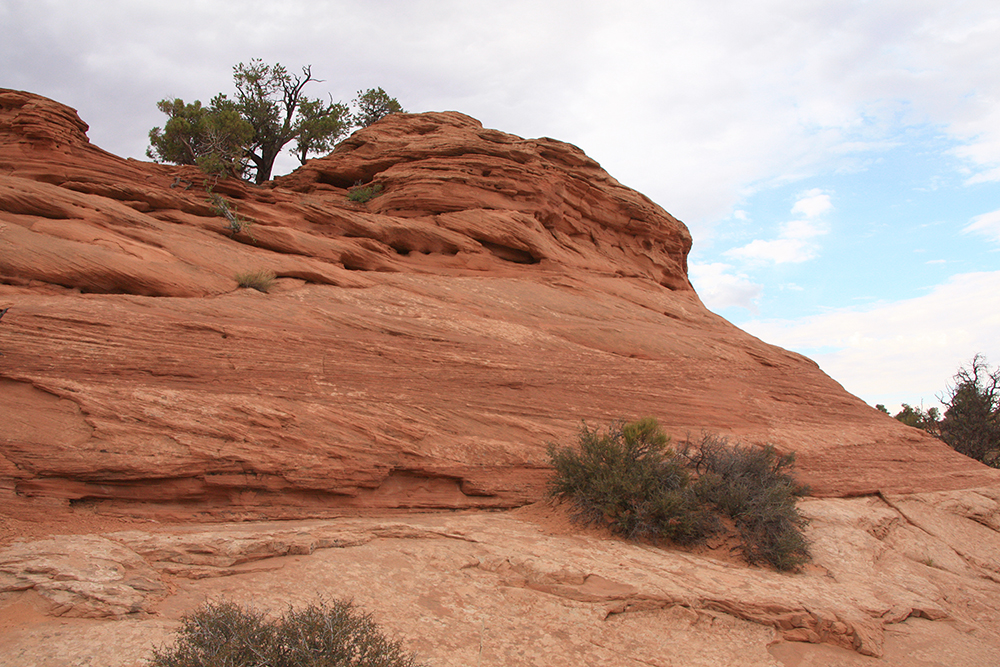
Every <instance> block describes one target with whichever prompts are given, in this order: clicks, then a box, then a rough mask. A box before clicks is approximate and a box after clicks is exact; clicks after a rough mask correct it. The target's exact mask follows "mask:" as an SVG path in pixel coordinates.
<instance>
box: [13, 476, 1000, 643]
mask: <svg viewBox="0 0 1000 667" xmlns="http://www.w3.org/2000/svg"><path fill="white" fill-rule="evenodd" d="M801 509H802V511H803V513H804V514H805V515H806V516H808V517H809V518H810V519H811V524H810V526H809V528H808V531H807V533H808V537H809V539H810V541H811V543H812V548H813V553H814V556H815V564H814V565H813V566H812V567H811V569H810V570H809V571H808V572H806V573H804V574H796V575H788V574H778V573H774V572H771V571H768V570H763V569H758V568H749V567H746V566H741V565H734V564H730V563H727V562H722V561H719V560H715V559H713V558H711V557H708V556H697V555H693V554H688V553H683V552H678V551H673V550H669V549H660V548H655V547H651V546H645V545H638V544H632V543H628V542H623V541H621V540H617V539H610V538H601V537H597V536H589V537H585V536H580V535H572V534H565V533H555V534H553V533H551V532H545V531H542V530H539V527H538V526H536V525H534V524H532V523H530V522H529V521H525V520H524V519H521V518H518V516H517V515H504V514H497V513H485V514H432V515H409V516H399V517H394V518H391V519H386V518H381V519H375V518H373V519H357V518H355V519H341V520H335V521H312V522H288V523H281V524H268V523H263V524H248V523H243V524H219V525H215V526H213V527H212V528H211V529H210V530H209V529H204V528H193V527H192V528H179V527H176V528H169V527H167V528H164V529H160V530H159V531H157V532H148V531H140V530H132V531H125V532H115V533H108V534H105V535H102V536H99V537H98V536H64V537H58V538H53V539H49V540H43V541H38V542H32V543H24V544H17V545H14V546H11V547H9V548H7V549H4V550H2V551H0V597H3V596H5V595H6V596H7V597H9V595H10V593H12V592H18V591H25V590H29V589H33V590H34V591H36V592H37V593H38V594H40V595H42V596H44V597H45V598H47V599H48V600H50V601H51V605H52V607H51V611H50V613H53V614H56V615H66V616H84V617H116V618H122V617H125V616H128V615H134V614H137V613H139V614H143V613H146V614H149V613H153V612H155V610H156V609H157V608H158V605H160V603H161V602H162V601H163V600H164V599H165V598H167V597H169V595H171V593H170V591H171V590H174V589H175V588H176V587H177V585H178V584H179V582H180V581H183V580H194V581H200V580H205V579H214V578H218V577H230V576H233V577H237V578H241V577H242V578H243V580H244V582H245V583H244V586H250V587H251V588H253V591H254V592H253V595H252V597H253V599H254V600H255V601H257V604H263V605H265V607H266V606H267V605H277V606H281V605H282V604H284V601H283V600H281V599H280V597H279V598H275V599H272V593H271V588H270V587H271V586H276V587H277V588H276V589H275V590H280V589H281V584H278V583H268V582H269V581H271V580H273V581H274V582H278V581H280V580H282V577H286V578H287V577H293V578H294V577H295V576H296V575H295V574H294V572H295V571H297V570H295V568H297V567H301V565H300V564H301V563H308V562H311V561H310V557H312V556H314V555H315V556H319V554H320V553H322V552H323V551H324V550H330V549H332V550H345V553H344V556H343V557H341V556H337V558H338V559H346V561H345V562H353V561H352V557H351V556H350V552H351V551H352V550H357V553H358V556H357V558H358V559H361V560H362V561H363V560H364V559H365V558H367V556H365V555H364V554H366V553H368V552H367V551H362V550H361V547H363V546H365V545H368V544H372V543H373V542H376V541H377V543H378V553H379V554H380V558H386V559H389V560H392V559H393V558H394V556H393V554H397V553H408V554H409V556H407V557H408V558H410V559H413V563H414V564H416V563H423V565H421V566H420V568H421V569H420V571H421V573H422V574H421V575H419V576H421V577H423V579H424V580H423V581H421V582H409V583H406V584H403V582H402V581H400V580H397V578H393V580H391V581H379V580H378V577H379V576H380V575H379V574H378V573H377V569H376V570H373V571H372V573H371V576H372V577H373V579H372V580H371V581H363V580H362V581H357V580H353V579H352V582H351V586H352V587H353V586H358V587H362V588H370V589H371V592H370V599H371V600H374V605H375V607H376V608H375V611H377V612H378V614H379V615H380V616H382V617H388V618H390V619H391V620H392V623H393V625H394V626H395V627H397V628H400V629H401V631H402V632H403V634H404V635H405V636H408V637H411V638H413V637H418V636H424V637H425V639H426V640H427V642H428V643H429V644H430V645H434V643H435V639H434V636H433V633H434V632H435V630H434V628H436V627H439V626H440V625H441V624H442V623H445V622H446V620H447V618H448V617H450V616H451V614H452V612H450V611H447V609H446V608H447V607H448V606H449V605H451V604H453V602H448V600H451V599H452V596H453V594H452V593H451V592H452V591H456V590H468V584H467V583H463V582H466V581H467V580H468V579H469V577H472V578H473V579H482V578H483V577H486V578H487V580H484V581H483V582H482V583H481V584H480V586H482V587H484V588H486V589H489V590H497V589H500V590H503V589H510V590H520V591H523V592H524V595H527V596H529V597H531V596H535V595H539V594H542V595H546V596H554V597H555V598H558V599H562V600H566V601H571V602H572V603H573V604H576V605H577V606H582V607H583V608H588V609H590V610H591V616H592V618H593V619H594V620H593V623H595V624H598V625H599V624H600V623H601V622H602V620H603V621H606V620H607V619H609V618H611V617H613V616H615V615H619V614H630V613H641V612H644V611H649V610H654V609H668V608H673V607H682V608H686V609H689V610H692V611H695V612H698V613H708V614H711V613H720V612H721V613H723V614H726V615H730V616H733V617H736V618H740V619H743V620H747V621H751V622H753V623H757V624H761V625H764V626H767V627H770V628H773V629H774V632H775V635H776V636H777V637H780V638H783V639H784V640H786V641H798V642H810V643H826V644H832V645H834V646H841V647H844V648H848V649H851V650H854V651H857V652H859V653H861V654H863V655H868V656H874V657H878V656H881V655H882V652H883V641H884V633H885V631H886V629H887V628H888V627H890V626H893V625H894V624H898V623H901V622H903V621H905V620H906V619H908V618H911V617H920V618H924V619H928V620H932V621H947V622H948V623H949V624H951V625H952V626H954V627H958V628H961V631H962V632H964V633H967V634H968V635H969V636H970V641H971V637H973V636H974V637H975V638H976V639H975V641H977V642H979V643H980V644H982V645H983V646H985V647H993V648H992V649H990V650H997V649H1000V631H998V628H1000V605H998V601H1000V488H998V487H993V488H986V489H977V490H968V491H958V492H943V493H933V494H917V495H907V496H894V497H887V498H885V499H878V498H874V497H869V498H856V499H826V500H822V499H814V500H806V501H803V502H802V503H801ZM421 545H424V546H421ZM287 556H299V557H301V558H299V559H296V560H292V561H289V560H287V559H286V558H284V557H287ZM323 558H326V557H325V556H324V557H323ZM303 559H304V560H303ZM334 562H340V560H338V561H330V563H331V566H332V564H333V563H334ZM269 563H270V564H269ZM283 569H287V571H288V574H286V575H282V574H281V573H282V571H283ZM346 571H347V570H345V572H346ZM349 571H350V572H351V573H352V575H351V576H352V577H357V576H362V577H364V576H365V575H364V574H358V573H359V572H364V568H362V569H361V570H358V569H356V568H354V567H353V566H352V567H350V569H349ZM400 576H404V575H403V574H400ZM405 576H409V575H405ZM246 577H254V579H252V580H251V579H247V578H246ZM251 581H256V582H258V583H256V584H254V583H251ZM330 585H332V586H333V588H332V589H328V588H309V587H307V588H308V589H309V590H304V591H303V593H304V594H305V595H306V597H308V596H309V595H310V593H309V591H310V590H311V591H312V593H311V594H312V595H321V596H330V595H333V596H341V595H343V594H344V593H343V591H342V590H338V585H337V584H336V583H333V584H330ZM192 586H195V584H192ZM411 586H416V588H417V589H418V590H419V591H422V592H421V593H420V594H421V595H424V596H426V595H430V594H431V593H430V591H436V593H434V594H435V595H436V596H438V597H439V598H440V602H437V603H435V604H433V605H428V606H427V609H437V610H438V611H437V612H436V613H438V614H441V615H440V616H436V615H435V612H432V613H431V616H430V617H429V618H428V617H426V614H427V609H425V610H424V612H423V617H422V618H421V619H416V618H414V617H413V616H412V614H407V613H406V612H400V607H401V608H403V609H406V608H407V604H405V603H400V604H399V606H396V603H397V602H400V601H399V600H395V601H394V602H393V603H392V604H389V603H388V600H393V599H394V597H395V595H396V594H395V593H393V592H392V591H393V590H395V589H396V587H400V588H403V589H408V588H409V587H411ZM382 589H385V590H382ZM403 595H405V594H403ZM508 598H509V599H510V600H511V604H514V605H515V606H516V604H520V603H514V602H513V601H514V600H515V599H516V596H508ZM462 604H463V605H471V606H474V607H475V606H477V602H476V600H475V599H465V600H464V602H463V603H462ZM442 605H444V606H443V607H442ZM508 611H509V613H510V614H511V615H512V616H513V617H516V616H517V615H518V614H519V613H522V612H518V611H517V610H516V609H514V608H513V607H512V608H511V609H509V610H508ZM400 613H402V614H403V616H397V615H398V614H400ZM501 613H505V612H502V611H501ZM140 617H141V616H140ZM435 619H436V620H435ZM546 632H547V633H548V634H549V635H554V636H559V634H560V633H559V628H546ZM427 633H430V635H428V634H427ZM552 655H553V656H558V655H561V653H560V649H559V648H558V646H556V647H553V648H552ZM654 657H655V655H654V656H649V659H653V658H654Z"/></svg>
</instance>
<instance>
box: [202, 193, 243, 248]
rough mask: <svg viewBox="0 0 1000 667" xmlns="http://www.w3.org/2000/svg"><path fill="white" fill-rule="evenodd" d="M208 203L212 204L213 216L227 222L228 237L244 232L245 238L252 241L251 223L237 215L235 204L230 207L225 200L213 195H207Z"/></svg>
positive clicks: (215, 194)
mask: <svg viewBox="0 0 1000 667" xmlns="http://www.w3.org/2000/svg"><path fill="white" fill-rule="evenodd" d="M208 201H209V203H211V204H212V209H213V210H214V211H215V214H216V215H218V216H219V217H222V218H225V219H226V221H227V223H228V224H227V225H226V229H227V230H228V231H229V234H230V236H236V235H237V234H240V233H242V232H246V233H247V236H249V237H250V238H251V239H253V234H251V233H250V225H252V224H253V222H252V221H250V220H248V219H246V218H245V217H243V216H241V215H240V214H239V211H237V209H236V204H232V205H230V203H229V202H228V201H226V198H225V197H223V196H221V195H219V194H217V193H215V192H211V190H210V191H209V193H208Z"/></svg>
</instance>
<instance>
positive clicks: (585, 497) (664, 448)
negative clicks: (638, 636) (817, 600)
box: [549, 419, 809, 570]
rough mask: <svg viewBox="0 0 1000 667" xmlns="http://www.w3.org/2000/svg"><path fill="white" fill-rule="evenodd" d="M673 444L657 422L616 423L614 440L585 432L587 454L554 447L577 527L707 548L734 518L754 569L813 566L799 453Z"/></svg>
mask: <svg viewBox="0 0 1000 667" xmlns="http://www.w3.org/2000/svg"><path fill="white" fill-rule="evenodd" d="M668 444H669V439H668V438H667V436H666V435H665V434H664V433H663V431H662V430H661V429H660V427H659V425H658V424H657V422H656V420H654V419H642V420H639V421H635V422H630V423H624V422H616V423H614V424H612V425H611V427H610V428H609V429H608V430H607V431H606V432H604V433H602V432H600V431H598V430H590V429H589V428H588V427H587V426H586V425H584V426H583V428H582V430H581V433H580V446H579V448H578V449H575V448H570V447H562V448H559V447H556V446H555V445H550V446H549V457H550V459H551V461H552V465H553V467H554V468H555V471H556V474H555V476H554V477H553V478H552V480H551V483H550V492H551V494H552V495H553V496H556V497H560V498H563V499H566V500H568V501H569V502H570V503H571V506H572V516H573V518H574V519H575V520H577V521H581V522H584V523H590V524H601V525H605V526H607V527H609V528H610V529H611V530H612V531H613V532H614V533H616V534H618V535H621V536H623V537H626V538H629V539H649V540H654V541H656V540H661V539H669V540H672V541H674V542H677V543H680V544H689V543H693V542H699V541H702V540H704V539H705V538H707V537H708V536H710V535H712V534H714V533H717V532H718V531H720V530H721V527H722V523H721V521H720V519H719V516H720V515H724V516H728V517H730V518H731V519H732V521H733V522H734V523H735V525H736V526H737V529H738V530H739V533H740V537H741V540H742V546H741V547H740V549H741V551H742V553H743V556H744V558H745V559H746V560H747V561H748V562H749V563H752V564H753V563H762V562H763V563H768V564H770V565H771V566H773V567H775V568H776V569H779V570H796V569H798V568H799V567H801V566H802V565H803V564H804V563H805V562H806V561H808V559H809V551H808V544H807V543H806V540H805V536H804V535H803V533H802V529H803V528H804V526H805V524H806V520H805V519H804V518H803V517H802V516H801V515H799V513H798V510H797V508H796V506H795V499H796V497H797V496H798V495H802V494H804V493H805V491H806V490H805V489H804V488H803V487H800V486H799V485H797V484H796V483H795V480H794V479H793V478H792V477H791V475H790V474H789V473H790V470H791V468H792V466H793V464H794V460H795V458H794V455H790V454H789V455H779V454H777V452H776V451H775V450H774V448H773V447H771V446H767V447H764V448H754V447H744V446H742V445H733V446H731V445H729V443H728V442H726V440H725V439H722V438H718V437H715V436H708V435H706V436H704V437H703V438H702V441H701V442H700V443H699V444H697V445H694V444H692V443H691V442H690V441H689V442H686V443H684V445H683V446H682V447H681V448H680V449H679V450H678V451H676V452H675V451H674V450H672V449H670V448H669V447H668Z"/></svg>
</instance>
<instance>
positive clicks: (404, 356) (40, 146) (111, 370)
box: [0, 90, 1000, 517]
mask: <svg viewBox="0 0 1000 667" xmlns="http://www.w3.org/2000/svg"><path fill="white" fill-rule="evenodd" d="M86 129H87V126H86V125H85V124H84V123H83V122H82V121H81V120H80V119H79V118H78V117H77V115H76V113H75V112H74V111H73V110H72V109H69V108H67V107H65V106H63V105H60V104H58V103H55V102H52V101H50V100H47V99H44V98H41V97H39V96H36V95H32V94H29V93H23V92H17V91H10V90H2V91H0V283H2V284H0V307H3V306H9V307H10V311H9V312H8V313H7V314H6V315H5V317H4V319H3V321H2V322H0V353H2V354H3V356H2V357H0V414H2V419H0V421H2V429H0V487H2V488H3V489H5V490H6V492H7V493H11V492H13V493H14V494H16V495H17V497H19V498H29V499H30V500H29V501H27V502H26V504H24V503H22V504H19V505H17V507H29V506H31V505H32V503H35V504H38V503H42V505H40V506H47V505H44V503H45V502H47V501H51V499H57V500H59V501H61V502H65V501H69V502H73V503H77V504H84V505H87V506H93V507H95V508H98V509H106V510H116V511H128V512H140V511H155V512H157V513H159V514H161V515H162V514H165V513H170V512H177V513H178V514H179V515H184V516H190V515H192V514H194V515H204V516H213V517H227V516H231V517H250V516H315V515H320V514H324V513H327V512H337V511H343V510H345V509H350V508H386V507H392V508H397V507H408V508H421V507H424V508H426V507H434V508H444V507H452V508H462V507H511V506H516V505H519V504H523V503H525V502H528V501H532V500H535V499H538V498H539V497H541V496H542V494H543V493H544V480H545V479H546V477H547V474H548V472H547V468H546V460H547V458H546V455H545V446H546V443H548V442H550V441H558V442H571V441H572V440H573V439H574V437H575V433H576V431H577V428H578V425H579V423H580V420H583V419H585V420H588V422H589V423H591V424H592V425H596V424H603V423H605V422H607V421H609V420H611V419H615V418H635V417H639V416H655V417H657V418H658V419H659V420H660V421H661V423H662V424H663V425H664V426H665V427H666V429H667V430H668V431H669V432H671V433H673V434H674V435H675V436H676V437H684V436H685V435H686V434H689V433H691V434H694V435H696V436H697V435H698V434H700V433H701V432H702V431H703V430H709V431H718V432H722V433H725V434H729V435H732V436H735V437H738V438H740V439H743V440H746V441H750V442H771V443H774V444H776V445H777V446H778V447H779V448H780V449H782V450H784V451H789V450H793V451H795V452H797V454H798V460H799V472H800V477H801V478H802V479H803V481H805V482H807V483H809V484H811V485H812V488H813V490H814V492H815V493H816V494H818V495H823V496H853V495H863V494H872V493H875V492H879V491H881V492H883V493H901V492H907V491H933V490H944V489H958V488H971V487H975V486H984V485H991V484H996V483H997V481H998V474H1000V473H998V472H997V471H993V470H990V469H988V468H986V467H985V466H982V465H980V464H978V463H976V462H974V461H972V460H970V459H967V458H965V457H963V456H961V455H959V454H956V453H955V452H953V451H952V450H950V449H949V448H948V447H946V446H945V445H943V444H941V443H939V442H938V441H936V440H934V439H932V438H929V437H927V436H925V435H923V434H922V433H920V432H919V431H916V430H913V429H910V428H908V427H905V426H902V425H901V424H899V423H898V422H896V421H895V420H892V419H890V418H887V417H886V416H884V415H882V414H880V413H878V412H877V411H875V410H873V409H871V408H869V407H868V406H866V405H865V404H864V403H863V402H862V401H860V400H858V399H857V398H855V397H853V396H851V395H849V394H847V393H846V392H845V391H844V390H843V388H842V387H840V385H838V384H837V383H836V382H835V381H833V380H832V379H830V378H829V377H827V376H826V375H825V374H823V373H822V372H821V371H820V370H819V368H818V367H817V366H816V364H814V363H813V362H811V361H809V360H808V359H805V358H803V357H801V356H800V355H797V354H793V353H790V352H787V351H785V350H781V349H779V348H776V347H773V346H770V345H767V344H766V343H764V342H762V341H760V340H757V339H755V338H753V337H752V336H749V335H747V334H746V333H744V332H742V331H740V330H738V329H736V328H735V327H733V326H732V325H731V324H729V323H728V322H726V321H725V320H723V319H722V318H720V317H718V316H716V315H714V314H712V313H710V312H709V311H708V310H706V309H705V308H704V306H703V305H702V304H701V302H700V301H699V299H698V297H697V295H696V294H695V293H694V291H693V290H692V288H691V286H690V283H689V282H688V280H687V275H686V256H687V253H688V250H689V249H690V245H691V239H690V235H689V234H688V231H687V229H686V228H685V227H684V225H683V224H681V223H680V222H679V221H677V220H676V219H675V218H673V217H672V216H670V215H669V214H668V213H666V212H665V211H664V210H663V209H661V208H660V207H658V206H657V205H656V204H654V203H653V202H651V201H650V200H649V199H647V198H646V197H644V196H642V195H641V194H639V193H637V192H634V191H632V190H630V189H628V188H626V187H624V186H622V185H621V184H619V183H618V182H617V181H615V180H614V179H613V178H611V177H610V176H609V175H608V174H606V173H605V172H604V171H603V170H602V169H601V168H600V166H599V165H597V164H596V163H595V162H594V161H593V160H591V159H589V158H587V157H586V155H584V154H583V152H581V151H580V150H579V149H577V148H576V147H574V146H570V145H568V144H564V143H561V142H558V141H554V140H551V139H538V140H525V139H521V138H518V137H515V136H512V135H509V134H504V133H502V132H498V131H495V130H486V129H483V127H482V126H481V125H480V124H479V123H478V122H477V121H475V120H473V119H471V118H469V117H467V116H463V115H461V114H458V113H454V112H448V113H427V114H400V115H394V116H390V117H388V118H387V119H385V120H383V121H381V122H379V123H378V124H376V125H374V126H372V127H370V128H367V129H365V130H361V131H358V132H357V133H355V134H354V135H353V136H352V137H351V138H350V139H348V140H346V141H344V142H343V143H342V144H340V146H339V147H338V148H337V149H336V150H335V151H334V152H333V153H332V154H331V155H330V156H329V157H326V158H323V159H320V160H314V161H312V162H310V163H308V164H307V165H306V166H305V167H303V168H301V169H299V170H298V171H296V172H295V173H294V174H291V175H289V176H286V177H282V178H278V179H275V181H273V182H271V183H269V184H267V185H266V186H264V187H256V186H253V185H250V184H246V183H242V182H233V181H220V182H218V183H214V184H210V183H208V182H207V180H206V177H205V176H204V174H202V173H200V172H199V171H198V170H196V169H194V168H187V167H175V166H164V165H155V164H149V163H144V162H139V161H135V160H124V159H121V158H118V157H116V156H114V155H111V154H109V153H107V152H105V151H102V150H100V149H99V148H97V147H95V146H93V145H91V144H90V142H89V141H88V139H87V137H86V134H85V132H86ZM356 183H362V184H377V185H379V186H381V187H382V194H381V195H380V196H378V197H377V198H375V199H372V200H371V201H369V202H367V203H354V202H351V201H349V200H348V198H347V195H348V192H349V189H350V188H351V187H352V186H354V185H355V184H356ZM209 186H211V188H212V189H213V191H214V192H215V193H218V194H221V195H223V196H224V197H225V198H226V199H227V201H228V202H230V205H231V206H233V207H235V210H236V211H237V212H238V215H240V216H242V217H244V218H245V219H247V220H249V221H251V222H252V225H251V226H250V227H249V228H248V230H246V231H244V232H241V233H237V234H235V235H233V234H232V233H231V232H230V231H229V230H227V228H226V227H227V223H226V221H225V220H224V219H223V218H222V217H220V216H219V215H218V212H217V211H216V210H215V209H214V208H213V206H212V205H211V204H210V203H209V201H208V193H207V189H208V188H209ZM254 269H264V270H269V271H272V272H274V273H275V274H276V276H277V282H276V286H275V288H274V289H273V290H272V291H271V293H269V294H263V293H260V292H257V291H255V290H251V289H241V288H239V287H238V286H237V282H236V279H235V276H236V275H237V274H238V273H239V272H241V271H246V270H254Z"/></svg>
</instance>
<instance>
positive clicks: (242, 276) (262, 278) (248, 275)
mask: <svg viewBox="0 0 1000 667" xmlns="http://www.w3.org/2000/svg"><path fill="white" fill-rule="evenodd" d="M275 279H277V276H276V275H274V272H273V271H268V270H267V269H255V270H253V271H244V272H242V273H237V274H236V282H237V283H238V284H239V286H240V287H251V288H253V289H255V290H257V291H258V292H264V293H265V294H266V293H267V292H268V291H269V290H270V289H271V288H272V287H274V281H275Z"/></svg>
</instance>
